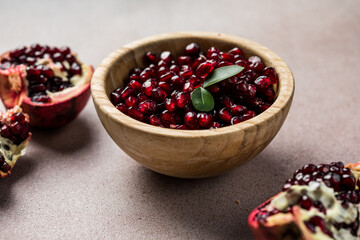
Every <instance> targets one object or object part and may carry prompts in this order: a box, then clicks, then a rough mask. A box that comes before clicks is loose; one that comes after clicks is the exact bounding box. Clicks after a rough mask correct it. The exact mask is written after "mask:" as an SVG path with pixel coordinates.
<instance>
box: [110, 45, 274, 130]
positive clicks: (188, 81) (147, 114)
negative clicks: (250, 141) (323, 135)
mask: <svg viewBox="0 0 360 240" xmlns="http://www.w3.org/2000/svg"><path fill="white" fill-rule="evenodd" d="M145 57H146V59H147V61H148V62H149V65H148V66H147V67H145V68H144V69H140V68H135V69H134V70H133V71H132V73H131V74H130V76H129V79H128V83H127V84H126V85H125V86H124V87H121V88H118V89H116V90H114V91H113V92H112V93H111V94H110V100H111V102H112V103H113V104H114V105H115V106H116V108H117V109H118V110H120V111H121V112H123V113H124V114H127V115H128V116H130V117H132V118H134V119H137V120H139V121H142V122H145V123H149V124H152V125H155V126H160V127H166V128H175V129H191V130H193V129H213V128H219V127H224V126H229V125H232V124H236V123H240V122H243V121H246V120H248V119H250V118H252V117H255V116H256V115H257V114H260V113H261V112H263V111H265V110H266V109H267V108H269V106H270V105H271V104H272V103H273V101H274V98H275V92H274V87H273V85H274V84H276V83H277V82H278V77H277V74H276V72H275V70H274V69H273V68H271V67H265V65H264V63H263V62H262V61H261V59H260V58H259V57H257V56H251V57H249V58H246V57H245V56H244V55H243V52H242V51H241V50H240V49H239V48H233V49H231V50H230V51H228V52H223V51H220V50H219V49H217V48H216V47H211V48H209V49H208V50H207V51H206V52H205V53H204V52H201V51H200V47H199V45H198V44H196V43H191V44H189V45H187V46H186V48H185V51H184V55H182V56H178V57H175V56H174V55H173V54H172V53H171V52H169V51H164V52H162V53H161V54H160V55H157V54H155V53H151V52H147V53H146V55H145ZM234 64H236V65H239V66H242V67H244V70H243V71H242V72H240V73H239V74H237V75H236V76H233V77H231V78H228V79H225V80H223V81H221V82H219V83H217V84H215V85H212V86H210V87H209V88H208V90H209V91H210V92H211V94H212V95H213V97H214V100H215V107H214V109H213V110H212V111H210V112H200V111H197V110H195V109H194V107H193V105H192V102H191V93H192V91H193V90H194V89H195V88H197V87H200V86H201V85H202V84H203V82H204V80H205V79H206V77H207V76H208V75H209V74H211V73H212V72H213V71H214V69H216V68H219V67H223V66H229V65H234Z"/></svg>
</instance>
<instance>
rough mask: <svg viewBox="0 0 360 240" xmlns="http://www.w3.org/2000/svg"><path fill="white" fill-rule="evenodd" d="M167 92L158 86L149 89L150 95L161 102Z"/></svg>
mask: <svg viewBox="0 0 360 240" xmlns="http://www.w3.org/2000/svg"><path fill="white" fill-rule="evenodd" d="M166 96H167V94H166V92H165V91H164V90H163V89H162V88H160V87H157V88H154V89H153V90H152V91H151V97H152V98H153V99H154V100H155V101H156V102H162V101H164V100H165V98H166Z"/></svg>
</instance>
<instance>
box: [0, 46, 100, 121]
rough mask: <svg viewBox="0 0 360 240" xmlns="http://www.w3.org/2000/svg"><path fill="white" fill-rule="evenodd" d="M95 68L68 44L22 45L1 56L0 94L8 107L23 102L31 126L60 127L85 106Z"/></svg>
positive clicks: (22, 105) (21, 104)
mask: <svg viewBox="0 0 360 240" xmlns="http://www.w3.org/2000/svg"><path fill="white" fill-rule="evenodd" d="M93 71H94V69H93V67H92V66H91V65H85V64H82V63H81V62H80V61H79V59H78V58H77V56H76V54H75V53H74V52H71V50H70V48H68V47H62V48H56V47H48V46H41V45H39V44H34V45H31V46H29V47H20V48H17V49H15V50H12V51H9V52H6V53H4V54H2V55H1V57H0V97H1V99H2V101H3V103H4V105H5V107H6V108H12V107H14V106H16V105H20V106H21V107H22V109H23V111H24V112H25V113H27V114H28V115H29V117H30V124H31V126H34V127H41V128H52V127H60V126H63V125H65V124H66V123H68V122H70V121H71V120H73V119H74V118H75V117H76V116H77V115H78V114H79V113H80V111H81V110H82V109H83V108H84V107H85V105H86V103H87V101H88V100H89V97H90V80H91V77H92V73H93Z"/></svg>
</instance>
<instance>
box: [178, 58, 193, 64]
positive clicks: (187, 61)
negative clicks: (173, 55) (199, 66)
mask: <svg viewBox="0 0 360 240" xmlns="http://www.w3.org/2000/svg"><path fill="white" fill-rule="evenodd" d="M178 63H179V65H180V66H183V65H190V64H191V57H189V56H180V57H178Z"/></svg>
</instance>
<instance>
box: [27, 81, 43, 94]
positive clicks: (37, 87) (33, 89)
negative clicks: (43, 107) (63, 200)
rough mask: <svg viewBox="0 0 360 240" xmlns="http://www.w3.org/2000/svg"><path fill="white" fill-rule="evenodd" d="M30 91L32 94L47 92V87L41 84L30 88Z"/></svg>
mask: <svg viewBox="0 0 360 240" xmlns="http://www.w3.org/2000/svg"><path fill="white" fill-rule="evenodd" d="M29 90H30V91H31V92H45V90H46V87H45V85H44V84H42V83H40V84H36V85H32V86H30V87H29Z"/></svg>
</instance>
